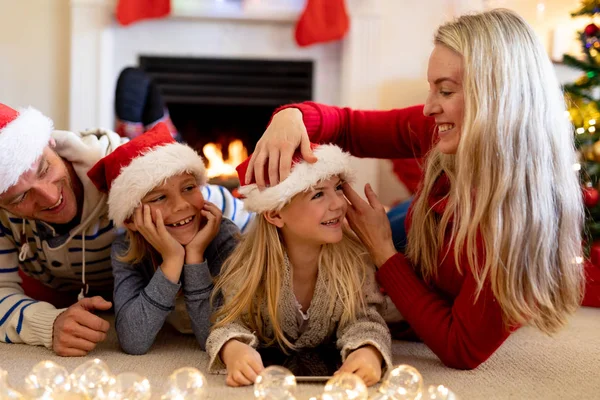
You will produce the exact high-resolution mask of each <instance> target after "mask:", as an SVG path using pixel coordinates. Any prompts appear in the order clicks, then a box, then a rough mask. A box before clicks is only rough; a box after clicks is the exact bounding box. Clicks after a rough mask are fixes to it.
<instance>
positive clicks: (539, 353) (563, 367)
mask: <svg viewBox="0 0 600 400" xmlns="http://www.w3.org/2000/svg"><path fill="white" fill-rule="evenodd" d="M92 358H100V359H102V360H104V361H106V362H107V363H108V365H109V366H110V367H111V369H112V371H113V373H115V374H118V373H121V372H127V371H131V372H137V373H140V374H142V375H145V376H146V377H148V379H149V380H150V382H151V384H152V388H153V393H154V395H153V399H158V398H160V394H161V392H162V388H163V384H164V382H165V380H166V377H167V376H168V375H169V374H170V373H171V372H172V371H173V370H175V369H177V368H179V367H184V366H193V367H196V368H199V369H201V370H202V369H203V368H204V366H205V364H206V359H207V357H206V354H205V353H204V352H202V351H200V349H199V347H198V346H197V345H196V344H195V340H194V338H193V337H192V336H183V335H180V334H178V333H176V332H174V331H172V330H170V329H169V330H167V329H165V330H164V331H163V332H161V334H160V335H159V337H158V339H157V343H155V345H154V347H153V348H152V349H151V351H150V352H149V353H148V354H147V355H144V356H129V355H126V354H123V353H122V352H121V351H120V350H119V347H118V344H117V339H116V336H115V333H114V330H111V335H110V336H109V339H108V340H107V341H106V342H105V343H102V344H101V345H100V346H99V347H98V348H97V349H96V350H95V351H93V352H92V353H91V354H90V355H89V356H87V357H86V358H61V357H57V356H54V354H53V353H52V352H51V351H50V350H47V349H44V348H40V347H32V346H24V345H16V344H12V345H7V344H0V367H1V368H3V369H5V370H7V371H9V382H10V383H11V384H12V385H13V386H15V387H17V388H19V387H20V386H21V383H22V381H23V379H24V377H25V375H26V374H27V372H28V371H29V370H30V369H31V368H32V367H33V365H35V364H36V363H37V362H39V361H41V360H45V359H48V360H52V361H54V362H57V363H59V364H62V365H63V366H65V367H66V368H67V369H69V371H71V370H73V369H74V368H75V367H76V366H78V365H79V364H81V363H82V362H84V361H86V360H88V359H92ZM394 362H395V363H397V364H400V363H407V364H411V365H413V366H414V367H416V368H417V369H419V370H420V371H421V373H422V375H423V378H424V380H425V383H426V384H427V385H429V384H438V383H442V384H444V385H446V386H448V387H450V388H451V389H452V390H453V391H454V392H455V393H456V394H457V395H458V396H459V398H460V399H462V400H470V399H485V400H493V399H544V400H548V399H600V309H591V308H582V309H581V310H580V311H579V312H578V313H577V314H576V315H575V316H574V317H573V319H572V321H571V323H570V325H569V327H568V328H566V329H564V330H563V331H562V332H560V333H559V334H557V335H556V336H555V337H553V338H549V337H546V336H544V335H542V334H540V333H538V332H536V331H534V330H532V329H529V328H524V329H521V330H519V331H517V332H516V333H515V334H514V335H512V336H511V337H510V338H509V340H508V341H507V342H506V343H505V344H504V345H503V346H502V347H501V348H500V349H499V350H498V352H497V353H496V354H495V355H494V356H492V357H491V358H490V359H489V360H488V361H487V362H486V363H485V364H483V365H482V366H480V367H479V368H478V369H476V370H474V371H457V370H452V369H449V368H446V367H444V366H443V365H442V364H441V363H440V362H439V361H438V359H437V358H436V357H435V356H434V355H433V353H431V351H429V350H428V349H427V347H426V346H425V345H423V344H421V343H407V342H395V343H394ZM207 378H208V381H209V387H210V396H209V398H211V399H227V400H235V399H250V398H252V391H251V389H250V388H242V389H238V388H236V389H233V388H228V387H226V386H225V384H224V378H223V376H215V375H207ZM321 389H322V386H320V385H314V384H311V385H309V384H302V385H300V387H299V389H298V393H297V397H298V399H308V398H309V397H311V396H314V395H317V394H318V393H320V391H321ZM373 390H374V389H373Z"/></svg>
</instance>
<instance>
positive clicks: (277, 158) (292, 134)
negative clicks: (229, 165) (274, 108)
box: [245, 108, 317, 189]
mask: <svg viewBox="0 0 600 400" xmlns="http://www.w3.org/2000/svg"><path fill="white" fill-rule="evenodd" d="M297 148H300V152H301V153H302V158H304V159H305V160H306V161H307V162H309V163H314V162H316V161H317V157H315V156H314V154H313V152H312V150H311V148H310V140H309V138H308V133H307V132H306V127H305V126H304V120H303V119H302V112H301V111H300V110H299V109H297V108H286V109H284V110H281V111H279V112H278V113H277V114H275V115H274V116H273V118H272V119H271V123H270V124H269V126H268V127H267V130H266V131H265V133H264V134H263V135H262V137H261V138H260V140H259V141H258V143H256V147H255V149H254V154H252V158H251V159H250V163H249V164H248V170H247V171H246V178H245V180H246V182H247V183H249V182H250V181H251V180H252V175H254V177H255V178H256V184H257V185H258V187H259V189H263V188H264V187H265V166H268V168H269V169H268V171H269V177H268V178H269V185H271V186H272V185H276V184H277V183H279V181H282V180H284V179H285V178H287V177H288V175H289V174H290V169H291V165H292V156H293V155H294V152H295V151H296V149H297Z"/></svg>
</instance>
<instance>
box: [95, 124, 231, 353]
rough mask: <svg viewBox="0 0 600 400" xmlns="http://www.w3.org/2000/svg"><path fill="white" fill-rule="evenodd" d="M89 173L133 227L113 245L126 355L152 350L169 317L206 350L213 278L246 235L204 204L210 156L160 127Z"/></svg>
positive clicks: (118, 219) (119, 219)
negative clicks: (206, 159)
mask: <svg viewBox="0 0 600 400" xmlns="http://www.w3.org/2000/svg"><path fill="white" fill-rule="evenodd" d="M89 176H90V178H91V179H92V181H93V182H94V184H95V185H96V186H97V187H98V189H99V190H101V191H104V192H106V191H108V207H109V210H108V212H109V216H110V218H111V219H112V220H113V221H114V222H115V225H116V226H118V227H121V226H125V227H126V237H123V236H122V237H121V238H118V239H117V240H115V242H114V243H113V246H112V265H113V274H114V278H115V289H114V305H115V326H116V330H117V336H118V338H119V343H120V344H121V347H122V348H123V350H124V351H125V352H126V353H130V354H144V353H146V352H147V351H148V349H149V348H150V346H151V345H152V343H153V342H154V339H155V337H156V335H157V334H158V332H159V330H160V329H161V327H162V326H163V325H164V323H165V320H167V318H169V322H171V323H172V324H173V325H174V326H175V327H176V328H177V329H179V330H180V331H182V332H188V331H193V332H194V334H195V335H196V338H197V339H198V342H199V343H200V346H201V347H202V348H204V345H205V342H206V337H207V336H208V331H209V319H210V313H211V310H210V304H209V298H210V294H211V292H212V288H213V282H212V279H213V276H215V275H217V274H218V273H219V271H220V269H221V264H222V263H223V261H224V260H225V259H226V258H227V256H228V255H229V254H230V253H231V251H232V249H233V248H234V246H235V244H236V240H235V238H234V235H236V234H237V233H238V232H239V230H238V228H237V227H236V225H235V224H234V223H233V222H231V221H230V220H228V219H224V218H223V219H222V218H221V216H222V214H221V210H219V209H218V208H217V207H215V205H214V204H212V203H209V202H207V201H205V200H204V198H203V196H202V193H201V191H200V188H199V186H202V185H204V184H205V183H206V171H205V168H204V163H203V161H202V158H200V156H198V154H197V153H196V152H195V151H194V150H193V149H192V148H190V147H188V146H186V145H183V144H179V143H176V142H175V140H174V139H173V138H172V136H171V133H170V132H169V130H168V128H167V127H166V125H164V124H162V123H160V124H158V125H156V126H155V127H154V128H152V130H150V131H148V132H146V133H145V134H143V135H141V136H138V137H136V138H135V139H133V140H131V141H130V142H128V143H126V144H124V145H121V146H120V147H118V148H117V149H116V150H115V151H114V152H112V153H111V154H110V155H108V156H106V157H105V158H103V159H102V160H100V161H99V162H98V163H97V164H96V165H95V166H94V167H93V168H92V169H91V170H90V172H89ZM180 291H181V292H182V296H178V294H179V293H180ZM186 310H187V311H186ZM190 325H191V327H190Z"/></svg>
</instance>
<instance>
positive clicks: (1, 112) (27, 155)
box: [0, 104, 54, 194]
mask: <svg viewBox="0 0 600 400" xmlns="http://www.w3.org/2000/svg"><path fill="white" fill-rule="evenodd" d="M53 130H54V124H53V123H52V120H51V119H50V118H48V117H46V116H45V115H43V114H42V113H41V112H39V111H38V110H36V109H34V108H31V107H29V108H22V109H19V110H18V111H17V110H14V109H12V108H10V107H8V106H6V105H4V104H0V151H1V152H2V154H1V155H0V194H2V193H4V192H6V191H7V190H8V189H9V188H10V187H11V186H13V185H14V184H16V183H17V182H18V181H19V177H20V176H21V175H22V174H23V173H24V172H26V171H28V170H29V169H30V168H31V166H32V165H33V164H34V163H35V162H36V161H37V159H38V158H39V157H40V156H41V155H42V153H43V152H44V149H45V148H46V146H48V142H49V140H50V135H51V133H52V131H53Z"/></svg>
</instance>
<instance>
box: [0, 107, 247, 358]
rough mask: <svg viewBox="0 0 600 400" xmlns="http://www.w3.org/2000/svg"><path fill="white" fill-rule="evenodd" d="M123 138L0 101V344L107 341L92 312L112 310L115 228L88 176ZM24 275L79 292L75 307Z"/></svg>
mask: <svg viewBox="0 0 600 400" xmlns="http://www.w3.org/2000/svg"><path fill="white" fill-rule="evenodd" d="M124 140H126V139H123V138H121V137H120V136H119V135H117V134H116V133H114V132H110V131H106V130H94V131H86V132H82V133H73V132H67V131H54V130H53V123H52V121H51V120H50V119H49V118H47V117H45V116H44V115H42V114H41V113H40V112H39V111H37V110H35V109H33V108H27V109H21V110H19V111H16V110H14V109H12V108H10V107H8V106H6V105H3V104H0V151H1V153H2V156H1V157H0V341H2V342H5V343H27V344H31V345H44V346H46V347H48V348H51V349H53V350H54V352H55V353H56V354H58V355H61V356H83V355H86V354H87V353H88V352H89V351H91V350H92V349H94V348H95V346H96V345H97V344H98V343H99V342H101V341H103V340H104V339H105V338H106V333H107V331H108V329H109V323H108V322H107V321H105V320H103V319H102V318H100V317H98V316H97V315H95V313H94V312H96V311H102V310H108V309H110V307H111V306H112V304H111V303H110V302H109V301H107V300H105V298H110V296H111V294H112V289H113V287H112V285H113V279H112V270H111V262H110V249H111V244H112V242H113V240H114V239H115V237H116V236H117V235H119V234H120V233H121V232H120V231H119V230H117V229H115V228H114V226H113V224H112V222H111V221H110V220H109V218H108V207H107V205H106V196H105V195H104V194H102V193H100V192H99V191H98V190H97V189H96V187H95V186H94V185H93V184H92V183H91V181H90V180H89V178H88V177H87V172H88V170H89V169H90V168H91V167H92V166H93V165H94V164H95V163H96V162H97V161H98V160H100V159H101V158H102V157H104V156H105V155H107V154H109V153H110V152H112V151H113V150H114V149H115V148H117V147H118V146H119V145H120V144H121V143H123V141H124ZM207 189H208V191H210V193H208V195H206V194H205V197H206V198H207V200H209V201H212V202H213V203H215V204H216V205H217V206H218V207H220V208H221V210H222V211H223V215H224V216H226V217H229V218H230V219H232V220H233V221H234V222H235V223H236V224H238V226H240V227H241V228H242V229H243V227H245V225H246V224H247V222H248V220H249V219H250V218H251V216H250V215H249V214H248V213H247V212H245V211H243V210H242V205H241V204H239V200H237V199H233V198H232V197H231V195H230V194H229V192H227V191H224V190H219V189H221V188H218V187H214V186H213V190H212V191H211V190H210V187H207ZM20 273H21V274H23V275H24V276H26V279H28V280H32V279H34V280H37V281H39V282H40V283H41V284H43V285H44V286H46V287H51V288H53V289H54V291H55V292H60V293H65V298H66V299H69V297H68V296H69V295H71V294H73V293H75V294H76V293H77V292H79V296H78V297H79V301H76V302H75V304H72V303H68V304H69V305H70V306H69V307H68V308H58V309H57V308H56V307H54V306H53V305H52V304H50V303H48V302H44V301H40V300H41V298H42V297H43V296H41V292H42V290H41V289H40V288H42V287H43V286H41V285H40V286H39V287H38V288H37V289H36V290H33V291H32V293H29V294H31V295H32V297H33V298H31V297H29V296H27V295H25V293H24V290H23V288H22V286H21V283H22V279H21V276H20ZM38 293H39V294H40V296H37V294H38ZM71 304H72V305H71Z"/></svg>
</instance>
